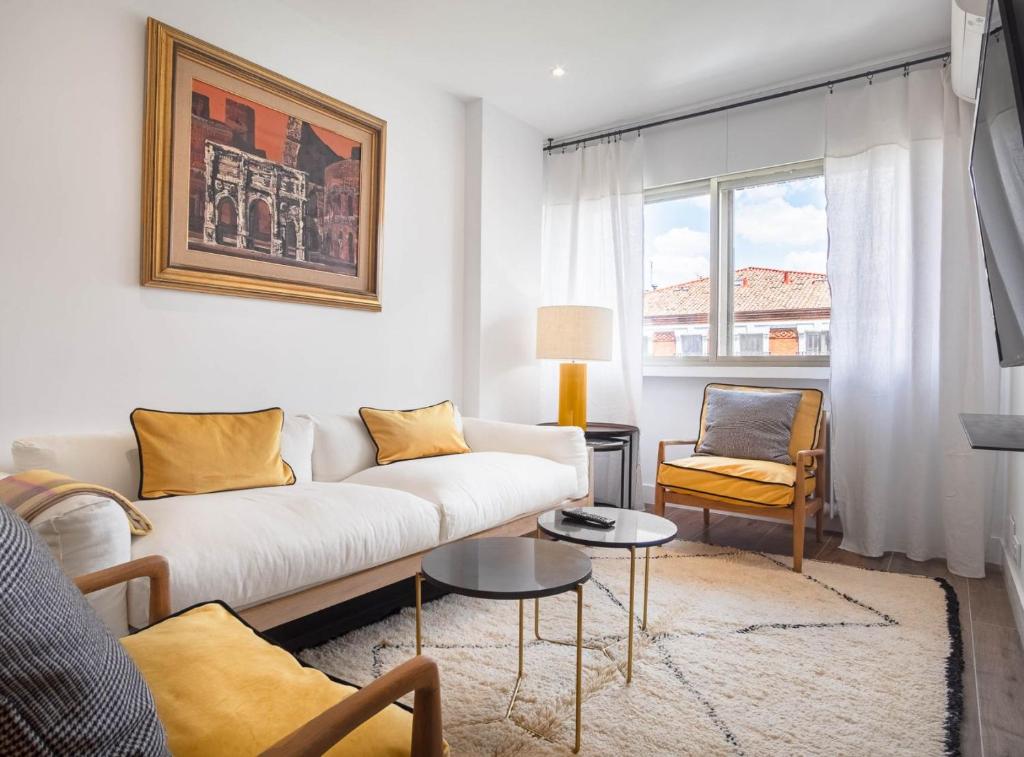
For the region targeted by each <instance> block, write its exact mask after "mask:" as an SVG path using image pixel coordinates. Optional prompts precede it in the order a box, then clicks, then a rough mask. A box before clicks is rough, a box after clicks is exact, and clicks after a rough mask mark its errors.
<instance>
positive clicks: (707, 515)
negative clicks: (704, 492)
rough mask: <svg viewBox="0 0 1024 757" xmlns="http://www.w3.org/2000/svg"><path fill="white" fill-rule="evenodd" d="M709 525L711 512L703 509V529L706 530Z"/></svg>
mask: <svg viewBox="0 0 1024 757" xmlns="http://www.w3.org/2000/svg"><path fill="white" fill-rule="evenodd" d="M710 525H711V511H710V510H708V509H707V508H706V507H705V508H704V528H708V527H709V526H710Z"/></svg>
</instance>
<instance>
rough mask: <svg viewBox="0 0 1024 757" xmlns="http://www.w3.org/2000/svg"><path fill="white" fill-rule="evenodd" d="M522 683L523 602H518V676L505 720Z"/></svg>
mask: <svg viewBox="0 0 1024 757" xmlns="http://www.w3.org/2000/svg"><path fill="white" fill-rule="evenodd" d="M522 683H523V600H521V599H520V600H519V674H518V675H517V676H516V685H515V687H514V688H513V689H512V697H511V698H510V699H509V700H508V709H507V710H505V719H506V720H508V719H509V717H511V715H512V708H513V707H515V704H516V697H517V696H519V686H520V685H521V684H522Z"/></svg>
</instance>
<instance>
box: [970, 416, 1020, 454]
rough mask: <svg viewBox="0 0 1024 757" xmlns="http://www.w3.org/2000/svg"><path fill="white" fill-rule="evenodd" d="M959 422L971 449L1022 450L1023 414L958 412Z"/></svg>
mask: <svg viewBox="0 0 1024 757" xmlns="http://www.w3.org/2000/svg"><path fill="white" fill-rule="evenodd" d="M960 423H961V424H962V425H963V427H964V433H966V434H967V441H968V442H970V444H971V447H972V448H973V449H991V450H1005V451H1008V452H1024V415H985V414H982V413H960Z"/></svg>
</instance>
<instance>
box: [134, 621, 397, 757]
mask: <svg viewBox="0 0 1024 757" xmlns="http://www.w3.org/2000/svg"><path fill="white" fill-rule="evenodd" d="M121 643H122V644H123V645H124V647H125V649H127V650H128V654H129V655H130V656H131V658H132V659H133V660H134V661H135V664H136V665H138V667H139V670H141V671H142V676H143V677H144V678H145V679H146V683H147V684H148V685H149V688H150V691H152V693H153V699H154V701H155V702H156V709H157V715H158V716H159V717H160V722H161V723H163V725H164V728H165V730H166V731H167V743H168V746H169V747H170V750H171V753H172V754H174V755H176V756H178V757H180V756H181V755H211V754H216V755H254V754H258V753H260V752H262V751H263V750H265V749H267V748H269V747H270V746H272V745H273V744H274V743H276V742H277V741H278V740H279V739H281V738H282V737H284V736H286V735H287V734H289V733H291V732H292V731H294V730H295V729H296V728H299V727H300V726H302V725H303V724H304V723H306V722H308V721H309V720H311V719H312V718H314V717H316V716H317V715H319V714H320V713H321V712H323V711H324V710H326V709H327V708H328V707H331V706H332V705H334V704H337V703H338V702H340V701H341V700H342V699H345V698H346V697H348V696H351V695H352V694H353V693H354V692H355V691H357V689H356V688H354V687H352V686H345V685H343V684H340V683H336V682H335V681H332V680H331V679H330V678H328V677H327V676H325V675H324V674H323V673H321V672H320V671H318V670H315V669H313V668H307V667H305V666H303V665H302V664H301V663H299V662H298V660H296V659H295V658H294V657H292V655H291V654H289V653H288V652H286V651H285V650H284V649H281V648H280V647H277V646H274V645H273V644H270V643H269V642H267V641H264V640H263V639H261V638H260V637H259V636H258V635H257V634H256V633H255V632H254V631H253V630H252V629H251V628H249V627H248V626H247V625H246V624H245V623H243V622H242V621H241V620H239V619H238V618H237V617H235V616H234V615H233V614H232V613H231V612H229V611H228V610H227V608H226V607H225V606H224V605H222V604H220V603H217V602H211V603H209V604H204V605H200V606H198V607H194V608H192V609H190V610H186V611H185V612H183V613H180V614H178V615H174V616H172V617H170V618H167V619H166V620H163V621H161V622H159V623H157V624H155V625H152V626H150V627H149V628H146V629H144V630H142V631H140V632H138V633H136V634H133V635H131V636H127V637H125V638H123V639H121ZM411 739H412V714H411V713H410V712H408V711H407V710H405V709H402V708H401V707H398V706H396V705H391V706H389V707H388V708H386V709H385V710H382V711H381V712H380V713H378V714H377V715H375V716H374V717H372V718H370V719H369V720H367V721H366V722H365V723H363V724H362V725H360V726H359V727H358V728H356V729H355V730H354V731H352V733H350V734H349V735H348V736H346V737H345V738H344V739H342V740H341V742H339V743H338V744H337V745H336V746H335V747H334V748H332V749H331V750H330V751H329V752H327V754H329V755H332V757H337V756H339V755H352V756H353V757H355V755H381V756H382V757H383V756H385V755H387V756H390V755H408V754H409V751H410V746H411Z"/></svg>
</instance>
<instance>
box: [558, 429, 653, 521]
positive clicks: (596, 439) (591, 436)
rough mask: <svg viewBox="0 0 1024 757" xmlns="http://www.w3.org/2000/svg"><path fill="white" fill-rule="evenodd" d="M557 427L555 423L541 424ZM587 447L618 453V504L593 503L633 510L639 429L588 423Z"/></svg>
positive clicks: (584, 433)
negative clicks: (634, 473)
mask: <svg viewBox="0 0 1024 757" xmlns="http://www.w3.org/2000/svg"><path fill="white" fill-rule="evenodd" d="M540 425H541V426H557V425H558V424H557V423H541V424H540ZM583 436H584V437H586V440H587V446H588V447H590V448H591V449H593V450H594V453H595V454H596V453H598V452H618V453H619V503H618V504H617V505H616V504H615V503H614V502H596V501H595V502H594V504H595V505H597V506H598V507H621V508H625V509H628V510H632V509H633V470H634V468H635V466H636V455H637V443H638V441H639V439H640V429H639V428H637V427H636V426H630V425H628V424H625V423H588V424H587V427H586V428H585V429H583Z"/></svg>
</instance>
